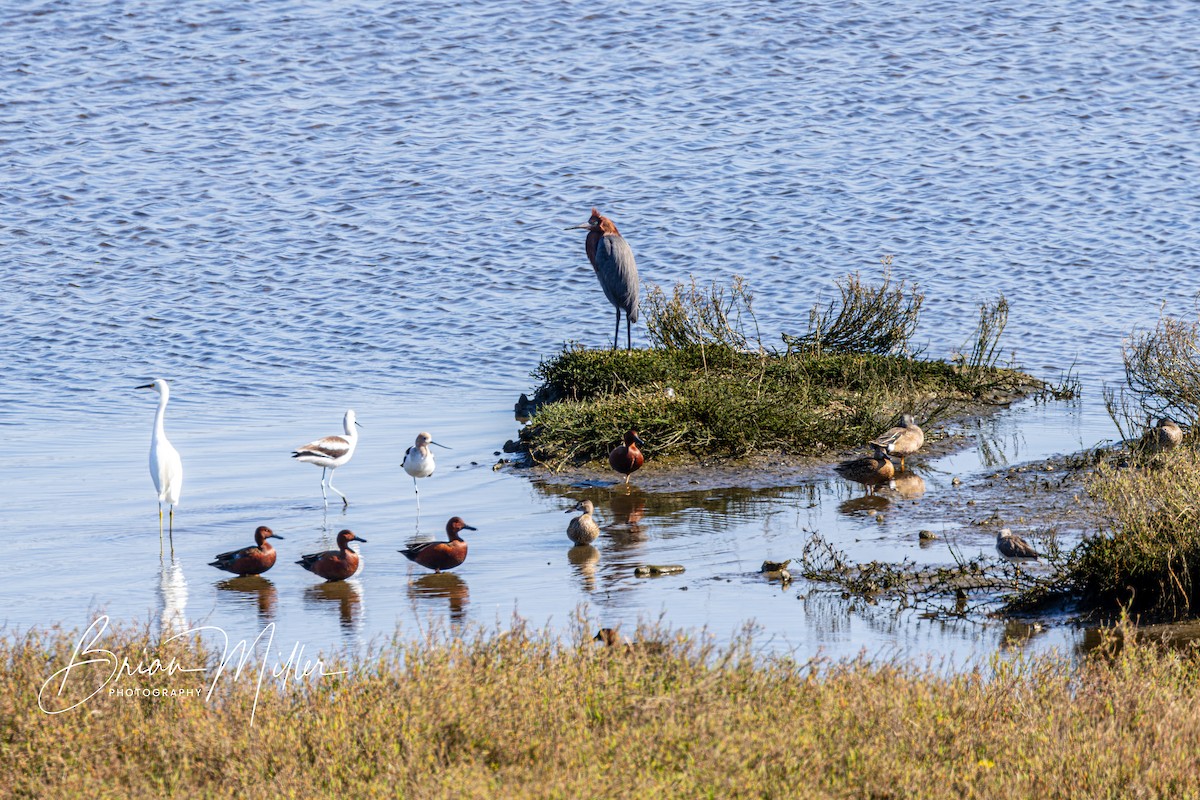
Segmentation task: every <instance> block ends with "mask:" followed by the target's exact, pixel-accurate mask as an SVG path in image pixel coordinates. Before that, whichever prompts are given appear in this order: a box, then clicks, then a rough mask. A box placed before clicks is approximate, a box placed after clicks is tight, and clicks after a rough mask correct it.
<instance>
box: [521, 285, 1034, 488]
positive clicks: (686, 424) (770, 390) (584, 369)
mask: <svg viewBox="0 0 1200 800" xmlns="http://www.w3.org/2000/svg"><path fill="white" fill-rule="evenodd" d="M839 288H840V290H841V295H842V296H841V302H840V306H839V305H836V304H835V305H831V306H829V307H828V308H825V309H821V308H817V309H814V311H813V314H812V323H811V328H812V329H811V330H810V331H809V333H808V334H806V335H805V336H800V337H792V336H786V335H785V336H784V342H785V343H786V345H787V347H786V349H784V350H768V349H767V348H766V347H765V346H764V345H763V343H762V341H761V338H760V337H759V333H758V328H757V322H756V320H755V317H754V311H753V297H752V295H751V294H750V293H749V291H748V290H747V288H746V286H745V284H744V283H743V282H742V281H741V279H740V278H735V279H734V281H733V283H732V285H731V286H730V287H728V288H725V287H721V286H718V285H716V284H713V285H711V286H709V287H708V288H702V287H699V286H697V285H696V283H695V282H694V281H693V282H692V283H691V284H690V286H689V285H682V284H681V285H679V286H676V287H675V290H674V292H673V293H672V295H670V296H667V295H666V294H665V293H664V292H662V290H660V289H657V288H652V289H651V290H650V291H649V292H648V300H647V303H646V306H647V317H648V319H647V328H648V330H649V331H650V338H651V340H652V342H654V344H655V347H653V348H651V349H646V350H634V351H609V350H587V349H584V348H583V347H580V346H567V347H565V348H564V349H563V351H562V352H561V353H560V354H558V355H557V356H555V357H553V358H551V359H549V360H547V361H544V362H542V363H541V364H540V365H539V366H538V368H537V370H536V371H535V372H534V377H535V379H536V380H538V381H539V384H540V385H539V388H538V390H537V393H536V395H535V398H534V402H535V404H536V405H537V412H536V415H535V416H534V419H533V422H532V424H531V425H529V426H528V427H526V428H525V429H524V430H523V431H522V432H521V440H522V443H523V446H524V448H525V449H527V450H528V451H529V452H530V453H531V454H532V457H533V458H534V460H535V461H538V462H540V463H545V464H549V465H551V466H562V465H566V464H570V463H581V462H585V461H589V460H592V459H597V458H602V457H603V456H604V455H605V454H606V453H607V452H608V450H609V448H611V447H612V446H613V445H614V444H615V443H616V442H617V441H618V440H619V438H620V436H621V434H622V433H623V432H624V431H625V430H626V429H627V428H629V427H634V428H637V429H638V430H639V431H640V432H641V434H642V438H643V439H645V441H646V447H645V448H643V449H644V451H645V452H646V454H647V456H648V457H650V458H656V457H657V458H662V457H664V456H673V455H691V456H696V457H706V456H717V457H742V456H748V455H752V454H755V453H760V452H775V453H786V454H793V455H818V454H821V453H823V452H826V451H829V450H831V449H835V448H843V447H847V446H852V445H857V444H861V443H862V442H865V441H867V440H868V439H870V438H871V437H872V436H874V435H876V434H878V433H879V431H880V430H882V429H884V428H887V427H889V426H890V425H891V424H892V423H894V422H895V421H896V420H898V419H899V417H900V415H901V414H902V413H904V412H909V413H913V414H914V415H915V416H916V417H917V418H918V420H919V421H921V422H922V423H927V422H928V421H930V420H932V419H936V418H938V417H939V416H941V415H946V414H949V413H954V411H955V410H956V409H961V408H963V407H965V406H967V405H969V404H971V403H976V402H979V401H985V402H988V401H993V402H994V401H999V402H1008V401H1011V400H1012V399H1014V398H1015V397H1017V396H1021V395H1022V394H1025V393H1028V392H1030V391H1033V390H1035V389H1037V388H1039V387H1040V386H1041V383H1040V382H1038V381H1035V380H1034V379H1032V378H1030V377H1029V376H1028V375H1025V374H1023V373H1020V372H1017V371H1015V370H1011V369H1004V368H1001V367H998V366H996V364H995V363H994V360H995V352H996V342H997V340H998V339H999V337H1000V334H1001V333H1002V332H1003V324H1002V322H1001V323H1000V324H995V323H994V322H992V323H991V324H985V323H989V321H991V320H992V317H988V316H985V318H984V321H983V322H981V327H980V330H979V332H978V337H979V339H980V341H979V342H978V343H977V344H976V345H975V346H974V347H973V349H972V353H971V357H970V358H966V359H964V360H963V361H961V362H960V363H955V364H950V363H947V362H943V361H927V360H921V359H917V358H913V357H911V356H909V355H905V353H907V352H908V350H909V348H910V341H911V337H912V335H913V333H914V331H915V330H916V326H917V321H918V317H919V312H920V307H921V304H922V301H923V296H922V295H921V294H920V293H919V292H917V291H916V290H915V289H910V288H908V287H906V286H905V285H904V284H900V285H893V284H891V283H890V282H889V281H888V280H885V281H884V283H883V284H882V286H878V287H873V286H869V285H866V284H864V283H863V282H862V281H861V280H860V279H859V278H858V276H850V277H849V278H847V279H846V280H844V281H843V282H841V283H840V285H839ZM995 307H996V308H998V309H1003V313H1006V310H1007V304H1006V303H1005V301H1004V299H1003V298H1002V297H1001V298H1000V300H999V301H998V302H997V304H996V306H995Z"/></svg>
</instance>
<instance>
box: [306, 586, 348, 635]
mask: <svg viewBox="0 0 1200 800" xmlns="http://www.w3.org/2000/svg"><path fill="white" fill-rule="evenodd" d="M304 599H305V600H306V601H308V602H310V603H312V604H314V605H325V604H331V603H336V604H337V608H338V620H339V621H340V622H341V625H342V627H343V628H344V629H346V630H353V629H354V627H355V617H356V616H357V615H358V614H359V611H360V608H359V606H361V605H362V590H361V589H360V588H359V585H358V581H326V582H325V583H318V584H316V585H314V586H310V587H308V588H307V589H305V590H304Z"/></svg>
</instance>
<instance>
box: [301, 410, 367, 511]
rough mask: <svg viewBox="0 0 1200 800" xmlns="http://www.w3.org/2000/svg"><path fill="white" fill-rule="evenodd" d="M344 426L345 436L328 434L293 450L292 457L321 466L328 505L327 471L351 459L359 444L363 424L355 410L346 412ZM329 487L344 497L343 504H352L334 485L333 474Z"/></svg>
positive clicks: (322, 492) (323, 497) (322, 495)
mask: <svg viewBox="0 0 1200 800" xmlns="http://www.w3.org/2000/svg"><path fill="white" fill-rule="evenodd" d="M342 427H343V428H345V430H346V435H345V436H326V437H325V438H323V439H317V440H316V441H315V442H309V443H308V444H305V445H301V446H300V447H297V448H296V449H295V450H293V451H292V458H294V459H297V460H299V461H303V462H305V463H307V464H316V465H317V466H318V467H320V468H321V499H322V500H324V501H325V505H326V506H328V505H329V496H328V495H326V494H325V473H326V472H328V471H330V470H335V469H337V468H338V467H340V466H341V465H342V464H345V463H346V462H347V461H349V460H350V456H352V455H354V448H355V447H357V446H358V428H361V427H362V426H361V425H359V424H358V422H357V420H355V419H354V411H353V410H351V411H347V412H346V416H345V418H344V419H343V420H342ZM329 488H330V489H332V490H333V492H334V494H336V495H337V496H338V497H340V498H342V505H343V506H348V505H350V501H349V500H347V499H346V495H344V494H342V493H341V492H339V491H338V490H337V488H336V487H334V485H333V475H332V474H330V475H329Z"/></svg>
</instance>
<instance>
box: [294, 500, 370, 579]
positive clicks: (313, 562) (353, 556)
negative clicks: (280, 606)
mask: <svg viewBox="0 0 1200 800" xmlns="http://www.w3.org/2000/svg"><path fill="white" fill-rule="evenodd" d="M330 488H333V487H330ZM366 541H367V540H366V539H363V538H360V537H358V536H355V535H354V531H341V532H339V533H338V535H337V545H338V549H337V550H326V551H325V552H323V553H309V554H308V555H306V556H300V560H299V561H297V562H296V563H297V564H299V565H300V566H302V567H304V568H305V569H306V570H308V571H309V572H311V573H312V574H314V575H317V576H319V577H321V578H324V579H325V580H327V581H344V580H346V578H349V577H350V576H351V575H353V574H354V573H356V572H358V553H356V552H354V551H353V550H351V549H350V543H351V542H363V543H366Z"/></svg>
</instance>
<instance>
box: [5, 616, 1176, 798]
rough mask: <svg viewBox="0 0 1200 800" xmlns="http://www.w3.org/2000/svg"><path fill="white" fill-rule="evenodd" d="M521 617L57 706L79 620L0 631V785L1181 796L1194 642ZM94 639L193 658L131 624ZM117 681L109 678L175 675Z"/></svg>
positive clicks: (199, 654)
mask: <svg viewBox="0 0 1200 800" xmlns="http://www.w3.org/2000/svg"><path fill="white" fill-rule="evenodd" d="M589 633H590V631H586V630H584V629H582V628H581V629H580V630H579V631H578V632H577V633H576V634H575V635H573V636H572V637H570V638H567V639H563V638H560V637H558V636H556V635H553V634H549V633H537V632H531V631H529V630H526V629H525V628H524V627H522V626H520V625H517V626H515V627H514V628H513V629H512V630H508V631H503V632H501V631H491V632H485V631H477V632H474V633H471V634H468V635H466V636H464V637H459V638H450V637H441V636H433V637H430V638H427V639H423V640H420V641H415V642H406V641H403V640H396V641H394V642H392V643H390V644H387V645H384V646H382V647H381V648H380V649H379V650H378V652H376V653H375V654H374V655H372V656H369V657H364V658H361V659H360V658H354V659H346V658H342V659H335V660H333V661H331V662H330V663H329V664H328V665H327V666H328V668H329V669H331V670H334V669H347V670H349V671H350V674H349V675H347V676H343V677H326V678H322V679H320V680H318V681H315V682H310V683H306V684H302V685H289V686H288V687H287V688H284V689H282V690H281V689H279V688H277V687H268V688H266V690H264V692H263V694H262V696H261V697H260V698H259V699H258V707H257V712H256V713H255V715H254V718H253V722H252V721H251V713H250V712H251V709H252V707H253V705H254V685H253V683H252V682H249V681H240V682H237V683H223V684H221V685H220V686H219V687H218V689H217V691H216V692H215V693H214V696H213V698H212V699H211V700H210V701H208V702H205V701H203V700H169V699H158V700H133V701H130V700H115V699H112V698H109V697H107V696H105V695H101V696H98V697H95V698H93V699H92V700H90V701H88V702H87V703H85V704H84V705H82V706H81V707H79V708H77V709H75V710H73V711H70V712H67V713H64V714H61V715H56V716H48V715H46V714H45V713H43V712H42V711H40V710H39V709H38V705H37V698H36V692H37V687H38V686H39V685H41V683H42V682H43V681H44V680H45V679H46V678H47V677H48V676H49V674H51V673H52V672H53V671H54V669H56V668H58V666H61V665H63V664H65V663H66V661H67V659H68V658H69V656H70V651H71V648H72V646H73V644H74V636H73V634H71V633H65V632H60V631H51V632H41V633H36V634H31V635H28V636H12V635H10V636H8V637H7V638H6V639H5V640H3V642H0V657H2V659H3V665H4V669H3V674H2V676H0V726H2V728H0V794H2V795H3V796H6V797H66V796H96V795H108V796H122V797H134V796H137V797H157V796H168V795H171V796H210V797H276V796H285V797H291V796H295V797H307V796H330V795H337V796H344V797H372V796H386V797H394V796H399V797H631V796H637V797H689V798H691V797H930V798H939V797H955V798H957V797H963V796H969V797H989V798H1027V797H1054V796H1089V797H1186V796H1194V793H1195V791H1196V787H1197V783H1196V780H1197V779H1196V777H1195V752H1194V742H1195V741H1196V740H1197V737H1200V715H1197V714H1196V713H1195V708H1196V702H1197V699H1198V698H1197V694H1198V693H1200V680H1198V679H1200V670H1198V662H1197V659H1196V655H1195V653H1193V652H1184V653H1172V652H1166V651H1160V650H1157V649H1154V648H1151V647H1146V646H1141V645H1128V646H1126V647H1124V648H1123V649H1120V650H1119V651H1114V652H1112V653H1109V654H1108V655H1106V656H1105V657H1099V658H1093V659H1090V660H1087V661H1086V662H1085V663H1083V664H1081V665H1078V666H1072V665H1071V664H1070V663H1069V662H1068V661H1066V660H1064V659H1063V658H1060V657H1057V656H1047V657H1022V656H1020V655H1017V656H1015V657H1010V658H1009V659H1008V660H1006V659H1003V658H1001V657H995V658H992V659H990V660H987V661H986V663H983V664H981V665H979V666H977V667H975V668H972V669H967V670H966V671H963V672H960V673H957V674H951V673H950V672H949V671H948V670H945V669H941V668H939V667H938V665H932V666H914V665H912V664H908V663H903V662H883V663H878V662H875V663H873V662H871V661H869V660H865V659H855V660H849V661H839V662H825V661H820V660H814V661H805V662H797V661H795V660H793V659H790V658H786V657H763V656H755V655H754V652H755V648H754V646H753V643H752V642H751V641H750V640H749V639H748V638H742V639H740V640H738V641H736V642H734V643H733V644H731V645H729V646H727V647H723V648H717V647H714V646H712V645H711V644H709V643H708V642H707V641H706V640H704V639H698V638H695V637H691V636H687V635H683V634H679V633H677V632H676V633H672V632H666V631H647V632H644V633H643V635H645V636H657V637H658V638H661V639H664V640H666V641H667V642H668V643H669V646H668V648H667V652H666V654H665V655H646V654H643V653H642V652H640V651H638V650H631V651H626V650H625V649H623V648H612V649H607V648H603V647H601V646H599V645H597V644H595V643H593V642H591V641H590V636H589V635H588V634H589ZM104 646H105V647H106V648H107V649H109V650H111V651H113V652H115V653H118V654H126V655H131V656H133V657H134V658H141V659H147V658H152V657H159V658H163V659H166V658H169V657H171V656H174V657H176V658H177V659H179V660H181V661H184V662H187V663H203V662H204V661H205V660H206V659H207V660H210V661H211V659H212V658H213V657H214V654H213V652H212V651H211V650H206V649H205V648H204V647H203V646H202V645H200V644H198V643H196V642H188V643H185V644H180V645H174V646H170V647H165V648H164V647H161V646H159V645H157V644H155V642H154V640H153V637H151V636H149V635H148V634H147V633H146V632H144V631H137V630H131V629H126V630H124V631H122V632H118V633H116V634H114V635H113V636H111V637H110V638H109V639H108V640H106V641H105V642H104ZM171 682H174V681H169V680H167V679H164V678H162V676H158V677H155V678H140V679H136V680H134V679H125V681H123V682H122V684H121V685H123V686H126V687H129V686H132V685H137V684H140V685H143V686H154V685H160V684H164V683H171Z"/></svg>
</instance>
